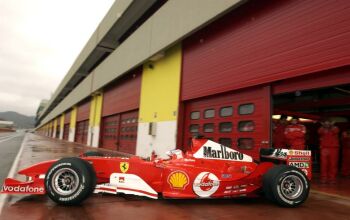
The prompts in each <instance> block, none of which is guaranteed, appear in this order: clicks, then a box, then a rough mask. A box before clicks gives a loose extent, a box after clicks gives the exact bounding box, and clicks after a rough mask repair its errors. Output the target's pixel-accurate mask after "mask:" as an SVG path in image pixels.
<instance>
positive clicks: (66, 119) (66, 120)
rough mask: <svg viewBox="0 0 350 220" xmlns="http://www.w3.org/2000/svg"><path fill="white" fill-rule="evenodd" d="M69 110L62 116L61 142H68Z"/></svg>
mask: <svg viewBox="0 0 350 220" xmlns="http://www.w3.org/2000/svg"><path fill="white" fill-rule="evenodd" d="M70 116H71V110H70V111H68V112H66V113H65V115H64V127H63V140H66V141H68V137H69V123H70Z"/></svg>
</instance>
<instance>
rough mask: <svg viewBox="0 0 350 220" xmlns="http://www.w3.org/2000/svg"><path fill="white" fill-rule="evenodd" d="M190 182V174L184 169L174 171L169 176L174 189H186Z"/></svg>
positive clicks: (169, 181)
mask: <svg viewBox="0 0 350 220" xmlns="http://www.w3.org/2000/svg"><path fill="white" fill-rule="evenodd" d="M189 182H190V181H189V178H188V175H187V174H186V173H185V172H183V171H179V170H178V171H173V172H172V173H170V175H169V176H168V183H169V185H170V186H171V188H173V189H179V190H184V189H185V188H186V186H187V185H188V184H189Z"/></svg>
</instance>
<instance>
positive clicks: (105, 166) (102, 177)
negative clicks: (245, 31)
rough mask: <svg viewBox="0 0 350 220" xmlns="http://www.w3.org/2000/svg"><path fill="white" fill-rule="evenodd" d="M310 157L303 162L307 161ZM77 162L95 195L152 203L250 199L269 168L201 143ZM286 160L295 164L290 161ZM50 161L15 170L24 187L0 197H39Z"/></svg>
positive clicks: (10, 184)
mask: <svg viewBox="0 0 350 220" xmlns="http://www.w3.org/2000/svg"><path fill="white" fill-rule="evenodd" d="M281 152H282V151H279V152H278V153H275V154H274V155H271V156H268V157H267V158H270V159H271V158H272V159H279V161H287V164H288V160H290V158H293V157H292V156H287V154H283V152H284V151H283V152H282V153H281ZM302 156H305V155H302ZM310 156H311V155H310ZM310 156H307V158H309V159H310V158H311V157H310ZM201 157H203V158H201ZM209 157H212V158H209ZM298 157H299V158H300V157H301V156H298ZM82 159H84V160H87V161H89V162H90V163H91V164H92V165H93V167H94V169H95V172H96V176H97V186H96V189H95V192H106V193H114V194H116V193H119V192H121V193H127V194H135V195H141V196H147V197H151V198H155V199H156V198H158V195H159V194H162V196H163V197H164V198H223V197H238V196H255V195H256V193H257V192H259V191H260V189H261V187H262V176H263V175H264V174H265V173H266V172H267V170H269V169H270V168H271V167H272V166H274V163H272V162H261V163H257V162H254V161H253V160H252V158H251V157H250V156H248V155H244V154H242V153H240V152H238V151H234V150H232V149H230V148H226V147H224V146H222V145H220V144H217V143H215V142H212V141H209V140H206V139H194V140H193V145H192V150H191V151H189V152H187V153H186V154H183V153H182V152H181V151H180V150H175V151H173V152H172V153H171V154H170V159H166V160H163V159H158V158H152V159H151V160H150V161H147V160H144V159H141V158H140V157H137V156H134V157H131V158H119V157H82ZM292 160H293V161H294V162H295V161H296V160H295V158H294V159H292ZM55 161H56V160H52V161H47V162H43V163H39V164H37V165H34V166H32V167H29V168H26V169H23V170H21V171H19V172H18V173H19V174H22V175H25V176H27V179H28V181H27V182H19V181H17V180H14V179H11V178H7V179H6V180H5V183H4V186H3V188H2V192H3V193H20V194H45V187H44V179H45V176H44V175H45V174H46V173H47V171H48V169H49V168H50V166H51V165H52V164H53V163H54V162H55ZM303 161H304V162H305V160H303ZM308 168H310V170H309V169H308V171H309V172H306V173H308V174H311V167H308ZM309 177H311V176H309ZM16 187H17V188H16ZM34 191H35V192H34Z"/></svg>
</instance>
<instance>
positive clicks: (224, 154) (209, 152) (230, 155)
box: [203, 145, 243, 160]
mask: <svg viewBox="0 0 350 220" xmlns="http://www.w3.org/2000/svg"><path fill="white" fill-rule="evenodd" d="M220 146H221V149H220V150H214V149H212V147H207V146H203V151H204V152H203V155H204V157H208V158H218V159H226V160H243V154H242V153H240V152H238V151H236V152H232V151H231V152H228V151H226V147H224V146H222V145H220Z"/></svg>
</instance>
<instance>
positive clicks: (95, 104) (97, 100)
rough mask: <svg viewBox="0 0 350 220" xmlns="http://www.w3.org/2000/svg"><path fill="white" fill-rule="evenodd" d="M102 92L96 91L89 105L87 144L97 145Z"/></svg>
mask: <svg viewBox="0 0 350 220" xmlns="http://www.w3.org/2000/svg"><path fill="white" fill-rule="evenodd" d="M102 101H103V94H102V92H96V93H94V94H93V96H92V99H91V106H90V115H89V133H88V145H90V146H93V147H98V143H99V138H100V124H101V115H102Z"/></svg>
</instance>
